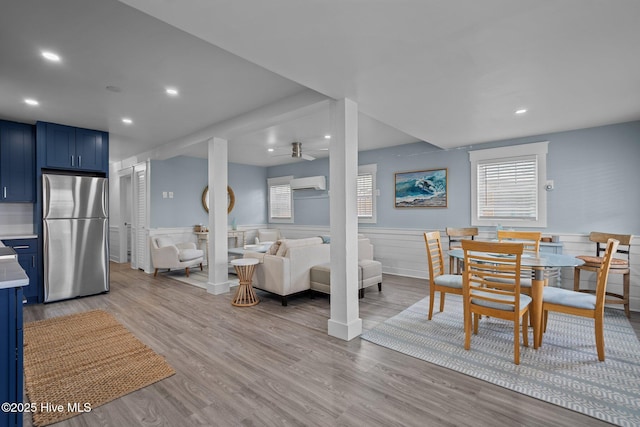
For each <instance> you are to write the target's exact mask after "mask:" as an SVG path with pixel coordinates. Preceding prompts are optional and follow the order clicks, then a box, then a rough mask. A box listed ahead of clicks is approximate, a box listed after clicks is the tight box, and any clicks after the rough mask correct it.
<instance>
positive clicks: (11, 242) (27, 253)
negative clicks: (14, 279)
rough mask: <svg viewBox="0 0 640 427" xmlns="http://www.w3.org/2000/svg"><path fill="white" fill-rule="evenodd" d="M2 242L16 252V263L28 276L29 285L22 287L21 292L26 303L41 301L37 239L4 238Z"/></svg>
mask: <svg viewBox="0 0 640 427" xmlns="http://www.w3.org/2000/svg"><path fill="white" fill-rule="evenodd" d="M2 243H3V244H4V245H5V246H10V247H12V248H13V250H14V251H16V253H17V254H18V263H19V264H20V267H22V269H23V270H24V272H25V273H27V276H28V277H29V285H28V286H23V287H22V293H23V295H24V297H25V299H26V300H27V303H28V304H35V303H38V302H42V300H43V297H42V295H41V292H40V288H39V285H40V275H39V269H38V263H39V261H40V257H38V239H6V240H3V241H2Z"/></svg>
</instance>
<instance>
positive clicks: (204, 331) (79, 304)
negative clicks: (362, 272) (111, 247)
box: [24, 263, 640, 427]
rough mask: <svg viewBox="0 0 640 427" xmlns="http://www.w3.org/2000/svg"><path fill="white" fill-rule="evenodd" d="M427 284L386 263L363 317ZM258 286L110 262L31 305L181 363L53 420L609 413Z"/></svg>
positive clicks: (422, 419) (386, 310)
mask: <svg viewBox="0 0 640 427" xmlns="http://www.w3.org/2000/svg"><path fill="white" fill-rule="evenodd" d="M427 294H428V288H427V282H426V281H425V280H420V279H411V278H405V277H399V276H391V275H385V276H384V282H383V288H382V292H380V293H378V292H377V289H375V288H369V289H368V290H367V292H366V293H365V297H364V298H363V299H361V300H360V317H361V318H362V319H363V328H364V329H365V330H366V329H370V328H372V327H374V326H375V325H377V324H378V323H379V322H381V321H384V320H385V319H387V318H389V317H391V316H393V315H395V314H397V313H399V312H400V311H402V310H403V309H405V308H407V307H408V306H409V305H411V304H413V303H415V302H417V301H419V300H420V299H422V298H424V296H426V295H427ZM258 296H259V298H260V300H261V302H260V304H258V305H256V306H254V307H233V306H232V305H231V298H232V294H231V293H229V294H226V295H219V296H214V295H210V294H207V293H206V291H204V290H203V289H200V288H197V287H194V286H190V285H187V284H184V283H181V282H178V281H176V280H173V279H171V278H168V277H166V276H165V275H163V274H160V275H159V276H158V277H157V278H153V276H151V275H147V274H145V273H143V272H141V271H137V270H132V269H131V268H130V267H129V265H128V264H113V263H112V264H111V292H110V293H108V294H105V295H98V296H92V297H85V298H80V299H75V300H70V301H63V302H57V303H52V304H46V305H35V306H28V307H26V308H25V315H24V319H25V322H29V321H33V320H40V319H45V318H50V317H56V316H61V315H65V314H71V313H77V312H81V311H86V310H91V309H97V308H101V309H104V310H107V311H109V312H110V313H112V314H114V315H115V317H116V318H117V319H118V320H119V321H120V322H122V323H123V324H124V325H125V326H126V327H127V328H129V330H131V331H132V332H133V333H134V334H135V335H136V336H137V337H138V338H139V339H140V340H142V341H143V342H144V343H146V344H147V345H149V346H150V347H151V348H153V349H154V350H155V351H156V352H158V353H159V354H161V355H163V356H164V357H165V358H166V359H167V361H168V362H169V363H170V364H171V366H173V368H174V369H175V370H176V372H177V374H176V375H174V376H173V377H171V378H168V379H166V380H163V381H160V382H159V383H156V384H154V385H151V386H149V387H146V388H144V389H142V390H139V391H136V392H133V393H131V394H129V395H127V396H124V397H122V398H120V399H117V400H116V401H114V402H110V403H108V404H106V405H104V406H101V407H99V408H95V409H93V410H92V411H91V412H89V413H85V414H82V415H79V416H77V417H74V418H72V419H69V420H67V421H63V422H61V423H59V424H56V427H68V426H91V427H95V426H238V425H243V426H385V427H386V426H425V425H429V426H514V425H519V426H572V427H573V426H576V425H580V426H600V425H606V424H605V423H603V422H601V421H598V420H595V419H593V418H590V417H587V416H585V415H581V414H578V413H575V412H573V411H570V410H567V409H562V408H560V407H557V406H554V405H551V404H549V403H545V402H541V401H539V400H536V399H533V398H530V397H527V396H524V395H521V394H518V393H515V392H512V391H508V390H506V389H503V388H501V387H498V386H495V385H492V384H489V383H486V382H484V381H481V380H478V379H475V378H471V377H468V376H466V375H463V374H460V373H458V372H454V371H451V370H448V369H445V368H441V367H439V366H435V365H431V364H429V363H426V362H423V361H421V360H418V359H415V358H412V357H409V356H406V355H403V354H401V353H398V352H395V351H392V350H389V349H386V348H383V347H380V346H377V345H375V344H372V343H370V342H367V341H364V340H361V339H359V338H356V339H354V340H352V341H350V342H345V341H342V340H339V339H335V338H332V337H329V336H328V335H327V320H328V318H329V299H328V297H326V296H318V297H316V298H315V299H309V298H308V297H307V296H301V297H297V298H291V299H290V300H289V306H288V307H282V306H281V305H280V299H279V298H277V297H275V296H271V295H270V294H267V293H264V292H261V291H258ZM633 315H634V316H633V324H634V327H635V328H636V332H638V330H639V328H638V325H639V324H640V315H638V313H633ZM460 345H462V343H461V344H460ZM594 351H595V348H594ZM31 425H32V424H31V417H30V416H28V415H26V416H25V426H31Z"/></svg>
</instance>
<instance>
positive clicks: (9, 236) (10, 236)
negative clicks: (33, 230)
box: [0, 234, 38, 240]
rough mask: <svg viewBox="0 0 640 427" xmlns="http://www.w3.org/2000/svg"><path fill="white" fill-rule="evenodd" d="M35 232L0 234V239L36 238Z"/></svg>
mask: <svg viewBox="0 0 640 427" xmlns="http://www.w3.org/2000/svg"><path fill="white" fill-rule="evenodd" d="M37 238H38V235H37V234H0V240H9V239H37Z"/></svg>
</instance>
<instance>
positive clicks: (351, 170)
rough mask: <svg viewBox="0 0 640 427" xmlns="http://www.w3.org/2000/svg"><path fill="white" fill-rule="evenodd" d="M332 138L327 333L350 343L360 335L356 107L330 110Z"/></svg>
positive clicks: (345, 103) (343, 104)
mask: <svg viewBox="0 0 640 427" xmlns="http://www.w3.org/2000/svg"><path fill="white" fill-rule="evenodd" d="M332 109H333V113H334V114H332V116H333V121H334V134H333V135H332V136H331V143H330V146H329V148H330V150H329V184H330V188H329V190H330V191H329V202H330V211H329V220H330V229H331V318H330V319H329V321H328V333H329V335H331V336H334V337H337V338H341V339H343V340H347V341H348V340H351V339H353V338H355V337H357V336H358V335H360V334H361V333H362V319H360V318H359V317H358V316H359V313H358V211H357V199H356V181H357V179H358V105H357V104H356V103H355V102H353V101H352V100H350V99H342V100H339V101H336V102H335V105H334V106H332Z"/></svg>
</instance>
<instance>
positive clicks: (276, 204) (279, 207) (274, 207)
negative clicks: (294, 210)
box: [269, 184, 291, 219]
mask: <svg viewBox="0 0 640 427" xmlns="http://www.w3.org/2000/svg"><path fill="white" fill-rule="evenodd" d="M269 217H270V218H271V219H290V218H291V186H290V185H289V184H276V185H270V186H269Z"/></svg>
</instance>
